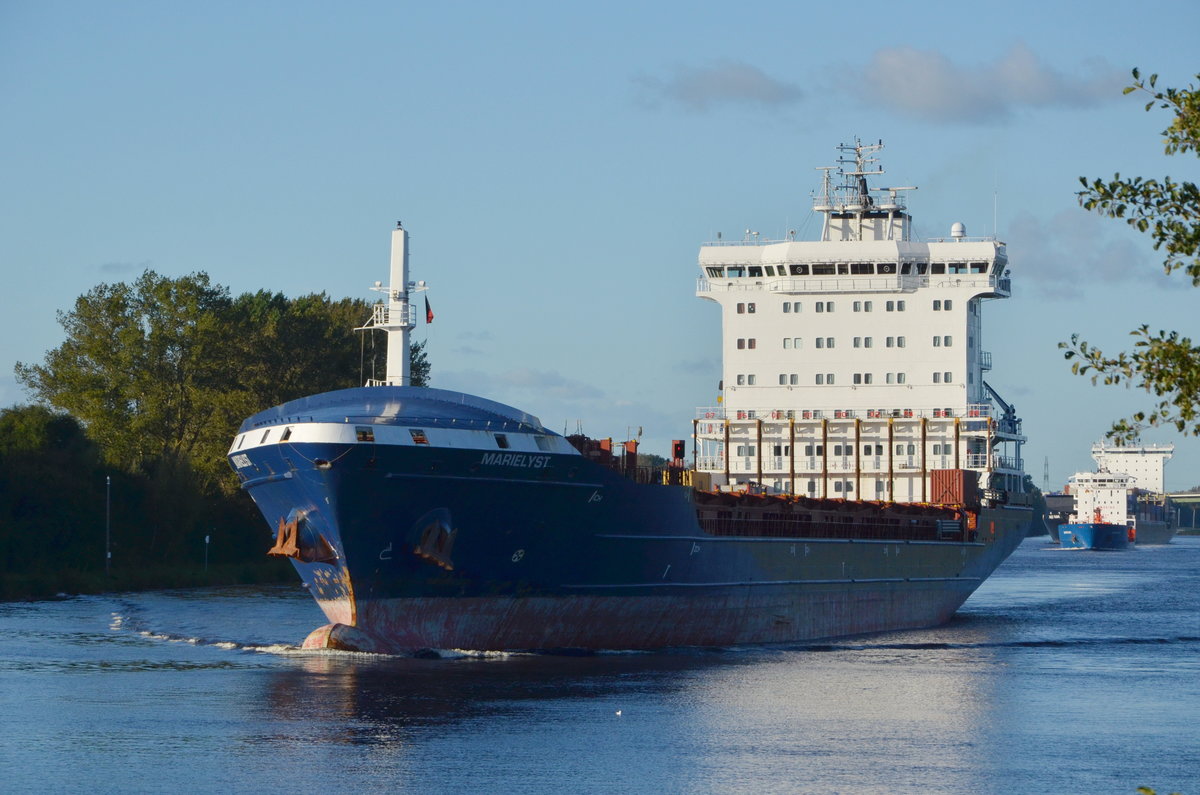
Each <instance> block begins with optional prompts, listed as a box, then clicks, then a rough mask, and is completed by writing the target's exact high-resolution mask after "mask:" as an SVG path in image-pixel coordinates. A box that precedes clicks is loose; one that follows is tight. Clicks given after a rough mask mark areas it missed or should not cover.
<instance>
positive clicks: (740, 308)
mask: <svg viewBox="0 0 1200 795" xmlns="http://www.w3.org/2000/svg"><path fill="white" fill-rule="evenodd" d="M939 303H941V302H940V301H934V304H935V306H934V309H937V308H938V307H937V306H936V304H939ZM737 313H738V314H739V315H744V314H746V305H745V304H738V305H737Z"/></svg>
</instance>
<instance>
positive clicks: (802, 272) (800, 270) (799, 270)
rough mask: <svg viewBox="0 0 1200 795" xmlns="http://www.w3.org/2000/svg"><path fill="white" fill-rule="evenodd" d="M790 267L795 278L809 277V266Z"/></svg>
mask: <svg viewBox="0 0 1200 795" xmlns="http://www.w3.org/2000/svg"><path fill="white" fill-rule="evenodd" d="M790 267H791V270H792V275H793V276H807V275H808V266H807V265H792V266H790Z"/></svg>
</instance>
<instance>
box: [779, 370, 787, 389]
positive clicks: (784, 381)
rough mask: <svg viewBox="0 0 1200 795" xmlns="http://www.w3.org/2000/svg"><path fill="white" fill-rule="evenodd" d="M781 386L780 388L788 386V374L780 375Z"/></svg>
mask: <svg viewBox="0 0 1200 795" xmlns="http://www.w3.org/2000/svg"><path fill="white" fill-rule="evenodd" d="M779 385H780V386H787V373H780V374H779Z"/></svg>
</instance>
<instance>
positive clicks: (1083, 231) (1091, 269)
mask: <svg viewBox="0 0 1200 795" xmlns="http://www.w3.org/2000/svg"><path fill="white" fill-rule="evenodd" d="M1119 231H1123V230H1114V229H1113V228H1112V221H1111V220H1110V219H1107V218H1101V217H1099V216H1094V215H1092V214H1090V213H1088V212H1085V211H1084V210H1082V209H1067V210H1063V211H1062V212H1059V213H1058V214H1056V215H1055V216H1054V217H1053V218H1052V219H1051V220H1050V221H1049V222H1043V221H1042V220H1041V219H1040V218H1038V217H1037V216H1034V215H1033V214H1031V213H1027V212H1023V213H1020V214H1019V215H1017V216H1016V217H1015V218H1014V219H1013V221H1012V223H1010V224H1009V233H1008V234H1007V235H1006V236H1005V239H1006V242H1007V243H1008V250H1009V252H1010V254H1012V255H1013V257H1014V259H1013V269H1014V270H1015V271H1016V273H1017V276H1018V277H1019V278H1020V280H1021V281H1022V282H1029V283H1034V284H1037V285H1038V289H1039V292H1041V293H1042V294H1043V295H1045V296H1047V297H1051V298H1062V299H1080V298H1082V297H1083V296H1084V294H1085V291H1086V289H1087V287H1088V286H1089V285H1091V284H1095V283H1103V284H1137V285H1139V286H1141V285H1152V286H1155V287H1159V288H1161V289H1170V288H1171V287H1172V286H1173V283H1172V282H1171V280H1170V278H1169V277H1168V276H1167V275H1166V274H1165V273H1163V271H1162V268H1161V267H1159V266H1157V264H1156V263H1154V262H1153V261H1151V260H1150V258H1149V257H1148V256H1147V254H1146V251H1145V247H1144V246H1143V247H1139V246H1137V245H1135V244H1134V242H1132V241H1130V240H1128V239H1125V238H1122V237H1119V236H1118V232H1119ZM1018 252H1019V253H1018Z"/></svg>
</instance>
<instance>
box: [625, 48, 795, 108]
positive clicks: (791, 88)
mask: <svg viewBox="0 0 1200 795" xmlns="http://www.w3.org/2000/svg"><path fill="white" fill-rule="evenodd" d="M634 83H635V84H637V85H638V87H639V88H640V89H641V92H642V95H641V97H640V99H641V102H642V104H644V105H646V106H649V107H658V106H660V105H664V104H665V105H676V106H680V107H683V108H685V109H686V110H689V111H694V112H699V113H703V112H705V111H708V110H711V109H713V108H715V107H718V106H724V105H741V106H758V107H776V106H781V105H790V104H793V103H795V102H797V101H799V100H800V98H801V97H802V96H803V92H801V91H800V88H799V87H798V86H796V85H795V84H794V83H789V82H786V81H783V80H778V79H776V78H774V77H771V76H770V75H768V74H767V73H765V72H763V71H762V70H761V69H759V68H758V67H755V66H751V65H749V64H747V63H742V62H740V61H715V62H713V63H710V64H708V65H706V66H676V67H675V68H674V69H673V70H672V72H671V74H669V75H668V76H666V77H654V76H652V75H638V76H637V77H635V78H634Z"/></svg>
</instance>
